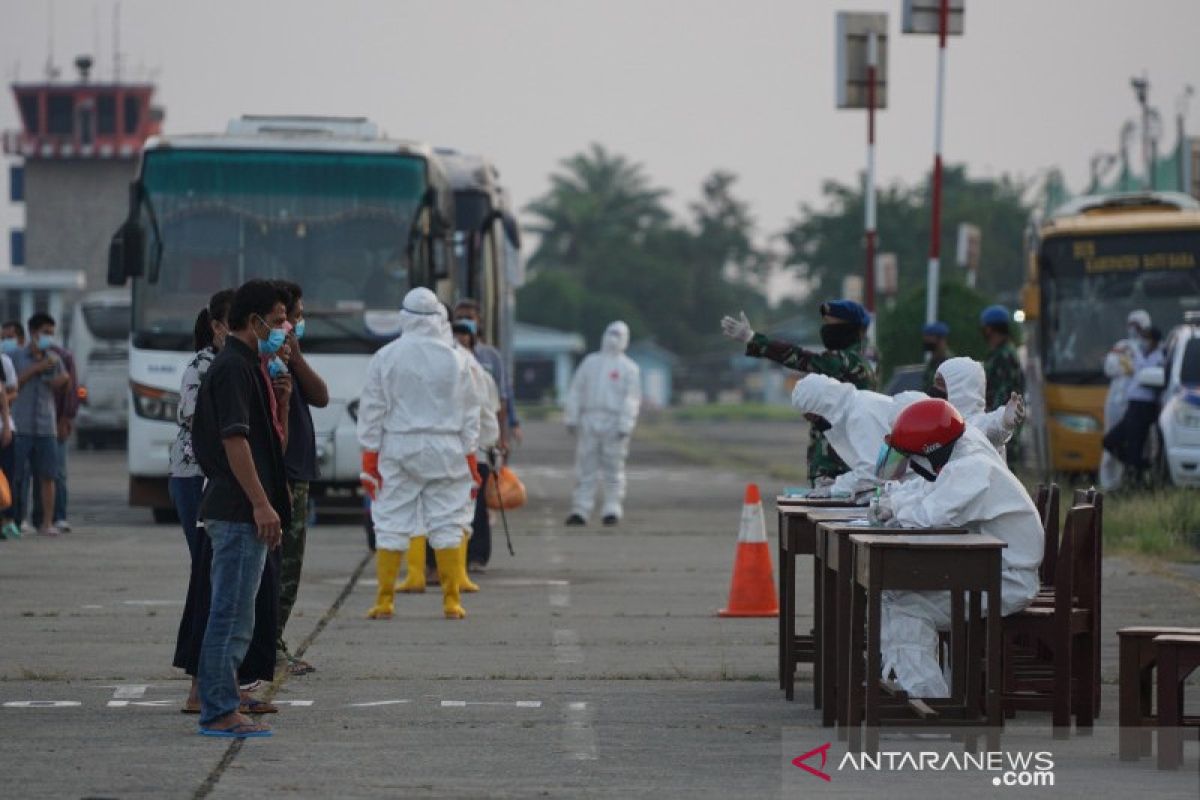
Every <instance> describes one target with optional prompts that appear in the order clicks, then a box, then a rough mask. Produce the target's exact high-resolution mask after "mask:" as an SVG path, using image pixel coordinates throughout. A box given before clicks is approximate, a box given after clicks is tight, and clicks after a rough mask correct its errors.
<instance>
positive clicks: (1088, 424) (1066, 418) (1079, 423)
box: [1050, 411, 1100, 433]
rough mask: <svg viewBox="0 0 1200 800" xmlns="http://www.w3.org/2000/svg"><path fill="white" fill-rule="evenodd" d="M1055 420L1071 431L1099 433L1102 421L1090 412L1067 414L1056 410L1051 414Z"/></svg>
mask: <svg viewBox="0 0 1200 800" xmlns="http://www.w3.org/2000/svg"><path fill="white" fill-rule="evenodd" d="M1050 416H1051V417H1052V418H1053V419H1054V421H1055V422H1057V423H1058V424H1059V425H1062V426H1063V427H1064V428H1066V429H1067V430H1069V431H1071V433H1099V432H1100V421H1099V420H1097V419H1096V418H1095V417H1093V416H1090V415H1088V414H1067V413H1065V412H1061V411H1058V412H1055V413H1053V414H1051V415H1050Z"/></svg>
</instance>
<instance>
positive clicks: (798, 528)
mask: <svg viewBox="0 0 1200 800" xmlns="http://www.w3.org/2000/svg"><path fill="white" fill-rule="evenodd" d="M785 501H786V502H785ZM849 503H850V501H849V499H848V498H842V499H839V500H832V499H830V498H822V499H814V500H808V499H807V498H789V497H779V498H776V506H775V508H776V513H777V515H778V520H779V538H778V545H779V546H778V564H779V604H780V605H779V688H780V689H783V690H784V695H785V697H786V698H787V699H788V700H791V699H793V697H794V696H795V673H796V665H797V664H800V663H808V662H811V663H812V664H813V665H814V666H813V668H814V675H813V677H814V685H815V681H816V678H817V677H818V676H817V674H816V672H815V670H816V669H818V667H817V658H816V651H815V649H814V648H815V636H814V634H813V632H810V633H808V634H804V635H800V636H798V635H797V634H796V557H797V556H802V555H812V554H813V552H814V547H815V541H816V531H815V528H814V526H813V525H811V524H809V523H808V522H807V519H808V517H809V515H810V514H814V513H817V512H822V513H831V512H832V513H841V514H848V515H850V516H855V515H862V514H865V513H866V508H865V507H863V506H854V505H850V504H849ZM813 576H814V579H815V577H816V570H815V563H814V570H813ZM814 622H815V617H814ZM813 699H814V702H816V701H817V698H816V692H815V691H814V692H813Z"/></svg>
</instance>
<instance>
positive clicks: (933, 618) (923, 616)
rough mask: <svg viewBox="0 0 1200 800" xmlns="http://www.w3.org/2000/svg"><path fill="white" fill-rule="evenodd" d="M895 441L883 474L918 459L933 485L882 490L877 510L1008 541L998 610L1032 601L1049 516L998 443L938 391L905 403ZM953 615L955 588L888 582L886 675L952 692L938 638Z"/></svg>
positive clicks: (891, 517)
mask: <svg viewBox="0 0 1200 800" xmlns="http://www.w3.org/2000/svg"><path fill="white" fill-rule="evenodd" d="M888 445H889V448H890V450H891V454H890V456H889V457H888V458H887V459H883V460H882V461H884V462H886V463H884V464H881V468H880V470H881V472H883V473H884V474H883V475H881V477H897V476H898V475H899V474H901V473H902V471H903V470H906V469H912V470H913V471H915V472H917V474H918V475H920V476H921V477H923V478H924V479H925V480H926V481H929V482H930V485H929V490H928V491H926V492H924V493H923V494H915V493H911V492H901V493H899V494H892V493H888V494H884V495H883V497H881V498H880V499H879V500H878V501H877V502H876V504H875V505H874V506H873V511H872V514H873V516H874V518H875V520H876V521H877V522H882V523H885V524H889V525H897V526H901V527H918V528H933V527H956V528H966V529H967V530H968V531H970V532H972V533H981V534H988V535H990V536H994V537H996V538H997V539H1000V540H1002V541H1004V542H1005V544H1006V545H1007V546H1006V547H1005V548H1004V550H1003V551H1002V556H1001V558H1002V562H1001V572H1000V575H1001V586H1000V595H1001V596H1000V601H1001V605H1000V613H1001V614H1002V615H1004V616H1007V615H1009V614H1014V613H1016V612H1018V611H1020V610H1022V609H1024V608H1025V607H1026V606H1028V605H1029V604H1030V603H1031V602H1032V601H1033V599H1034V597H1035V596H1036V595H1037V592H1038V567H1039V566H1040V565H1041V563H1042V546H1043V539H1042V524H1041V521H1040V519H1039V518H1038V513H1037V509H1036V508H1035V507H1034V505H1033V501H1032V500H1031V499H1030V498H1029V493H1028V492H1026V491H1025V487H1024V486H1022V485H1021V483H1020V481H1018V480H1017V479H1016V477H1014V476H1013V474H1012V472H1011V471H1009V469H1008V465H1007V464H1006V463H1005V462H1004V459H1003V458H1001V457H1000V454H999V453H998V452H997V451H996V448H995V446H994V445H993V444H992V443H991V442H989V441H988V439H987V437H986V436H984V435H983V433H982V432H981V431H980V430H978V429H976V428H974V427H971V426H969V425H967V424H966V422H965V421H964V420H963V418H962V415H961V414H959V412H958V411H957V410H955V409H954V407H953V406H951V405H950V404H949V403H948V402H946V401H944V400H940V399H935V398H931V399H928V400H921V401H920V402H917V403H913V404H912V405H910V406H909V407H908V408H906V409H904V410H903V411H901V412H900V414H899V416H897V418H896V422H895V425H894V426H893V428H892V432H891V433H890V434H888ZM889 485H890V484H889ZM986 602H994V600H992V599H991V598H985V603H986ZM949 625H950V595H949V593H948V592H910V591H885V592H884V594H883V602H882V606H881V625H880V650H881V653H882V656H883V677H885V678H886V677H887V676H888V675H889V674H890V673H895V676H896V680H897V682H898V683H899V684H900V687H901V688H902V689H903V690H904V691H906V692H908V693H909V694H910V695H912V696H914V697H947V696H948V695H949V693H950V690H949V686H948V684H947V682H946V679H945V677H944V676H943V674H942V670H941V668H940V667H939V666H938V659H937V646H938V630H946V629H947V628H948V627H949Z"/></svg>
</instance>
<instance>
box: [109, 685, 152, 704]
mask: <svg viewBox="0 0 1200 800" xmlns="http://www.w3.org/2000/svg"><path fill="white" fill-rule="evenodd" d="M103 688H105V689H112V690H113V700H137V699H138V698H140V697H145V696H146V690H147V689H149V688H150V684H148V683H121V684H117V685H115V686H105V687H103Z"/></svg>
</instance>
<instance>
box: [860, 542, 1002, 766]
mask: <svg viewBox="0 0 1200 800" xmlns="http://www.w3.org/2000/svg"><path fill="white" fill-rule="evenodd" d="M850 543H851V549H852V551H853V559H854V566H853V570H854V591H853V592H852V594H851V598H850V630H849V634H850V669H849V671H848V674H847V683H846V684H845V685H846V686H849V687H851V690H850V691H848V692H847V695H848V698H847V699H848V703H847V705H848V710H847V716H848V719H849V734H850V746H851V748H852V749H862V748H863V744H864V743H863V731H862V728H861V727H860V723H862V724H864V725H865V727H866V743H865V749H866V751H867V752H872V751H874V750H877V749H878V748H879V726H880V725H882V724H905V725H909V726H926V727H956V726H971V725H978V724H979V708H980V702H979V700H980V698H979V689H980V685H981V683H982V680H981V678H982V677H983V676H981V675H980V672H979V671H980V668H981V667H982V666H983V665H982V664H981V663H980V658H979V652H980V644H981V643H983V642H984V641H985V638H986V647H985V653H986V655H985V659H986V665H987V666H986V680H987V686H986V689H985V697H984V707H985V709H986V710H985V713H984V717H985V719H984V724H986V725H987V727H988V728H989V732H988V746H989V749H996V748H998V747H999V732H1000V730H1001V728H1002V727H1003V725H1004V715H1003V712H1002V709H1001V696H1000V686H1001V682H1000V678H1001V676H1000V658H1001V656H1000V565H1001V551H1002V550H1003V549H1004V548H1005V547H1006V545H1005V543H1004V542H1003V541H1001V540H999V539H996V538H994V537H991V536H983V535H980V534H949V535H945V534H937V535H922V536H917V535H910V534H902V535H897V534H882V535H881V534H873V533H866V534H864V533H852V534H851V535H850ZM889 589H891V590H902V591H904V590H907V591H948V592H949V593H950V669H951V685H950V697H948V698H931V699H926V700H923V702H922V703H920V704H919V705H918V704H915V703H912V702H910V701H909V699H908V698H907V697H906V696H903V694H902V693H900V695H898V699H899V700H902V701H903V702H904V704H903V705H899V704H896V705H890V706H889V707H888V708H887V709H886V710H887V712H888V713H887V714H884V713H883V711H884V708H883V701H882V695H881V684H882V676H881V674H880V673H881V669H882V665H881V654H880V649H879V639H880V610H881V605H882V602H881V601H882V595H883V592H884V591H885V590H889ZM985 593H986V594H987V595H988V604H987V606H988V607H987V625H986V628H985V627H984V624H983V620H982V613H981V608H982V601H983V595H984V594H985ZM964 595H965V596H966V598H965V600H964ZM964 602H965V603H966V604H967V606H968V608H967V611H966V615H965V618H964V613H963V612H964V608H963V605H964ZM864 627H865V650H866V652H865V653H864V652H863V649H864ZM985 630H986V637H985ZM858 687H862V689H861V690H860V689H859V688H858ZM910 708H916V709H917V710H918V711H919V710H921V709H924V710H926V711H928V712H929V714H920V715H913V714H912V713H911V712H910V711H909V709H910ZM905 712H908V713H905ZM931 715H932V716H931ZM967 745H968V747H970V748H972V749H973V747H974V736H972V735H968V737H967ZM993 745H994V746H993Z"/></svg>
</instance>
